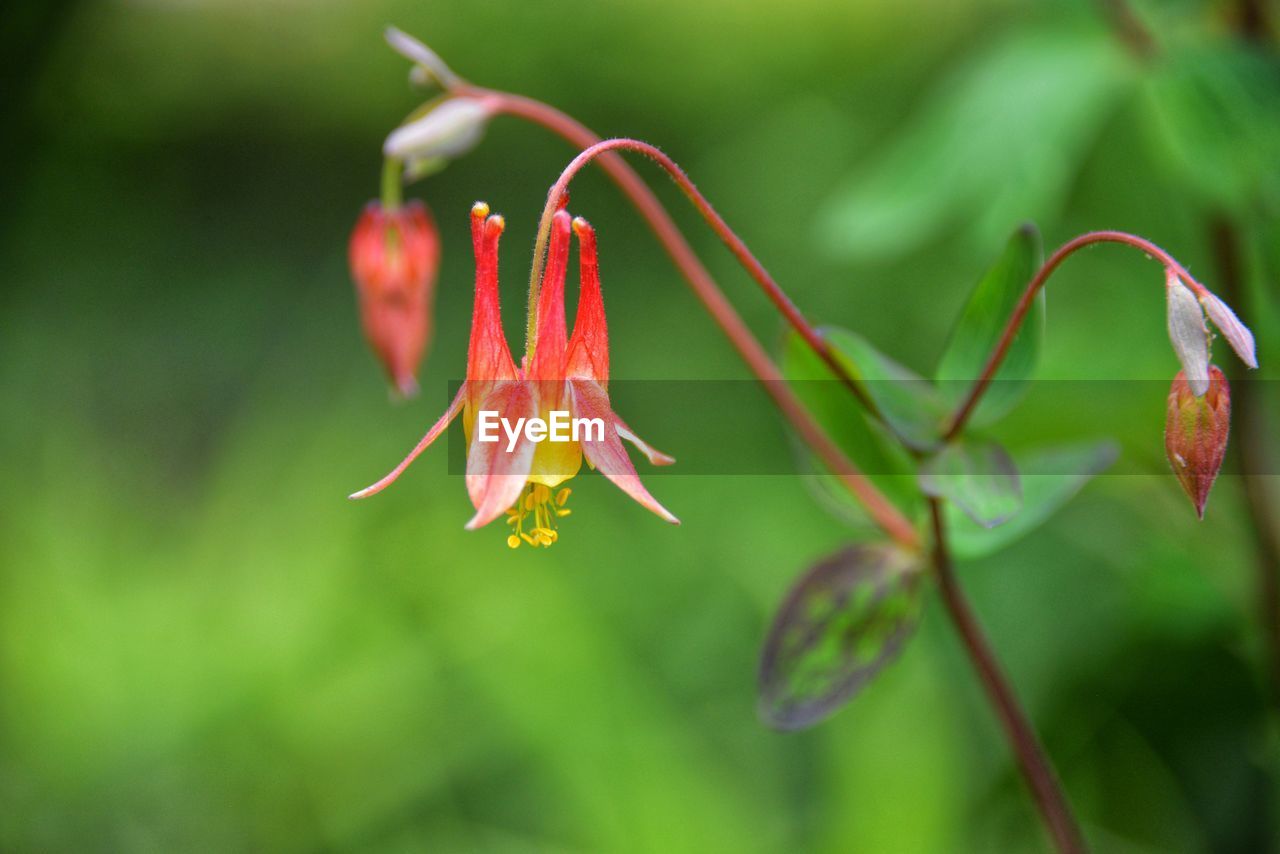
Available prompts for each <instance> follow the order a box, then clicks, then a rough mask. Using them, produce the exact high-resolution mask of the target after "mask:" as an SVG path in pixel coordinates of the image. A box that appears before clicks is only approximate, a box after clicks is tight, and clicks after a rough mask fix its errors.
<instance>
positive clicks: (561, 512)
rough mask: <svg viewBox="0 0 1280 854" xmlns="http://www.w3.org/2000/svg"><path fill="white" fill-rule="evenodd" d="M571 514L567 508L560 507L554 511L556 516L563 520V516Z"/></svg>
mask: <svg viewBox="0 0 1280 854" xmlns="http://www.w3.org/2000/svg"><path fill="white" fill-rule="evenodd" d="M572 513H573V511H572V510H570V509H569V508H568V507H561V508H560V509H559V510H557V511H556V515H557V516H559V517H560V518H561V519H563V518H564V517H565V516H568V515H570V514H572Z"/></svg>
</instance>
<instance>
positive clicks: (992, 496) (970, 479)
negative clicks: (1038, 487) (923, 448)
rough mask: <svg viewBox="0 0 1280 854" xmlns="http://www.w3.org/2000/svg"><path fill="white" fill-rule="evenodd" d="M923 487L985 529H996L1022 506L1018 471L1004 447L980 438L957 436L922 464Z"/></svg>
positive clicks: (921, 485) (928, 493) (921, 483)
mask: <svg viewBox="0 0 1280 854" xmlns="http://www.w3.org/2000/svg"><path fill="white" fill-rule="evenodd" d="M920 489H921V490H922V491H923V492H924V493H925V495H929V496H932V497H934V498H945V499H946V500H947V501H948V502H950V503H951V504H953V505H955V506H956V507H958V508H959V509H960V510H962V511H963V512H964V514H965V515H966V516H968V517H969V518H970V519H972V520H973V521H974V522H975V523H976V524H978V525H980V526H981V527H983V528H994V527H996V526H997V525H1002V524H1004V523H1005V522H1007V521H1009V520H1010V519H1012V518H1013V517H1014V516H1015V515H1016V514H1017V512H1018V511H1019V510H1020V509H1022V486H1021V484H1020V483H1019V480H1018V470H1017V468H1016V467H1015V466H1014V464H1013V460H1011V459H1010V458H1009V454H1008V453H1007V452H1006V451H1005V449H1004V448H1002V447H1000V446H999V445H998V444H996V443H995V442H991V441H986V440H980V439H957V440H955V441H953V442H949V443H948V444H947V445H946V447H944V448H943V449H942V450H941V451H939V452H938V453H936V454H934V455H933V456H931V457H929V458H928V459H926V460H925V461H924V462H923V463H922V464H921V466H920Z"/></svg>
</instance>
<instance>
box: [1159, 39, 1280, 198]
mask: <svg viewBox="0 0 1280 854" xmlns="http://www.w3.org/2000/svg"><path fill="white" fill-rule="evenodd" d="M1143 94H1144V96H1145V98H1144V101H1145V106H1146V108H1147V110H1148V112H1149V115H1150V116H1151V120H1150V122H1149V123H1148V124H1147V125H1146V127H1148V128H1149V131H1148V135H1149V138H1150V140H1151V144H1152V146H1153V148H1154V149H1155V151H1156V152H1157V153H1158V154H1160V155H1162V156H1163V160H1164V163H1165V164H1166V166H1167V167H1168V169H1169V170H1170V173H1171V175H1172V176H1173V177H1174V178H1175V179H1176V180H1177V182H1178V185H1179V186H1180V187H1185V188H1186V189H1187V190H1189V191H1190V192H1191V193H1193V194H1195V196H1198V199H1197V201H1199V202H1201V203H1207V204H1209V205H1213V206H1216V207H1219V208H1222V209H1225V210H1228V211H1233V212H1236V213H1238V214H1240V215H1247V214H1248V213H1249V212H1251V211H1254V210H1257V209H1258V207H1259V206H1260V205H1261V206H1265V207H1269V208H1271V209H1272V210H1274V209H1275V207H1276V206H1277V205H1280V169H1277V168H1276V164H1277V163H1280V60H1278V59H1277V58H1276V56H1275V54H1274V53H1269V52H1267V51H1264V50H1259V49H1250V48H1247V47H1242V46H1237V45H1230V44H1221V43H1208V44H1198V45H1186V46H1181V47H1180V48H1179V49H1177V50H1174V51H1171V52H1169V53H1168V54H1167V55H1166V56H1165V57H1163V58H1162V59H1161V61H1160V63H1159V65H1158V66H1157V68H1156V69H1155V70H1154V71H1153V73H1151V74H1150V75H1149V76H1148V77H1146V79H1145V80H1144V85H1143Z"/></svg>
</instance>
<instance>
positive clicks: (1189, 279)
mask: <svg viewBox="0 0 1280 854" xmlns="http://www.w3.org/2000/svg"><path fill="white" fill-rule="evenodd" d="M1095 243H1121V244H1124V245H1126V246H1130V247H1133V248H1134V249H1137V250H1139V251H1141V252H1142V253H1144V254H1145V255H1147V256H1148V257H1150V258H1152V259H1154V260H1156V261H1159V262H1160V263H1161V264H1162V265H1164V268H1165V270H1166V271H1167V273H1168V274H1169V281H1170V282H1174V281H1175V280H1176V282H1178V283H1181V284H1182V285H1185V286H1186V287H1187V288H1189V289H1190V290H1191V292H1192V293H1193V294H1194V295H1195V297H1196V298H1197V299H1198V300H1199V301H1200V302H1201V303H1202V304H1204V305H1205V306H1206V308H1207V307H1208V306H1210V305H1212V306H1214V310H1211V311H1210V319H1212V320H1214V321H1215V322H1218V318H1219V317H1221V318H1222V323H1219V326H1220V328H1221V329H1222V331H1223V332H1224V334H1226V335H1227V337H1228V340H1229V342H1230V343H1231V346H1232V347H1233V348H1234V349H1235V350H1236V352H1237V354H1239V356H1240V358H1241V359H1242V360H1243V361H1244V362H1245V363H1246V364H1248V365H1249V366H1250V367H1257V360H1256V359H1255V358H1253V355H1252V347H1253V340H1252V337H1251V336H1249V337H1248V339H1247V341H1245V340H1244V339H1243V338H1241V337H1240V335H1241V334H1243V335H1244V336H1248V330H1245V329H1243V326H1240V327H1239V328H1240V329H1241V330H1243V332H1242V333H1235V332H1233V330H1229V328H1228V325H1229V324H1230V321H1234V324H1232V325H1239V321H1238V319H1236V318H1235V315H1234V314H1233V313H1231V311H1230V309H1229V308H1227V307H1226V305H1225V304H1224V303H1222V301H1221V300H1219V299H1218V298H1217V297H1215V296H1214V295H1213V293H1212V292H1210V291H1209V289H1208V288H1206V287H1205V286H1204V285H1202V284H1200V282H1198V281H1196V279H1195V277H1194V276H1192V275H1191V274H1190V273H1188V272H1187V270H1186V268H1185V267H1183V266H1182V265H1181V264H1180V263H1178V261H1177V260H1176V259H1175V258H1174V257H1173V256H1172V255H1170V254H1169V253H1168V252H1166V251H1164V250H1163V249H1161V248H1160V247H1159V246H1156V245H1155V244H1154V243H1152V242H1151V241H1149V240H1146V239H1144V238H1141V237H1138V236H1136V235H1133V234H1129V233H1127V232H1124V231H1091V232H1088V233H1087V234H1082V235H1080V236H1079V237H1075V238H1073V239H1071V240H1068V241H1067V242H1066V243H1064V244H1062V245H1061V246H1059V247H1058V248H1057V249H1056V250H1055V251H1054V253H1053V254H1052V255H1050V256H1049V258H1048V260H1046V261H1045V262H1044V264H1042V265H1041V266H1040V269H1039V270H1037V271H1036V274H1035V275H1034V276H1032V277H1031V281H1030V282H1028V283H1027V287H1026V290H1024V291H1023V292H1022V296H1021V297H1020V298H1019V299H1018V304H1017V305H1016V306H1014V309H1013V313H1012V314H1010V315H1009V320H1008V321H1007V322H1006V323H1005V326H1004V331H1003V332H1001V334H1000V339H999V341H998V342H997V343H996V346H995V349H994V350H992V351H991V355H990V357H988V359H987V362H986V365H985V366H984V367H983V369H982V372H981V373H980V374H979V375H978V378H977V380H976V381H975V382H974V384H973V386H972V387H971V388H970V389H969V393H968V394H967V395H966V396H965V399H964V400H963V401H962V402H961V404H960V406H959V407H957V409H956V413H955V415H953V416H952V417H951V422H950V424H949V425H948V427H947V429H946V431H945V432H944V434H943V439H944V440H950V439H953V438H955V437H956V436H958V435H960V433H961V432H962V431H963V430H964V428H965V425H966V424H967V423H968V421H969V418H970V417H971V416H972V415H973V412H974V410H975V409H976V408H977V406H978V403H979V402H980V401H981V400H982V395H983V394H984V393H985V392H986V390H987V388H988V387H989V386H990V384H991V380H992V379H993V378H994V377H995V375H996V372H997V371H998V370H999V369H1000V364H1001V362H1003V361H1004V357H1005V356H1006V355H1008V352H1009V347H1010V346H1011V345H1012V344H1013V339H1014V337H1015V336H1017V334H1018V330H1019V329H1020V328H1021V327H1022V322H1023V321H1024V320H1026V318H1027V314H1028V313H1029V312H1030V311H1031V306H1032V305H1033V304H1034V302H1035V298H1036V295H1037V294H1038V293H1039V292H1040V289H1041V288H1042V287H1044V286H1045V283H1046V282H1048V281H1049V277H1050V276H1052V275H1053V273H1054V271H1055V270H1057V269H1058V267H1060V266H1061V265H1062V262H1063V261H1065V260H1067V259H1068V258H1069V257H1071V256H1072V255H1074V254H1075V253H1076V252H1078V251H1079V250H1081V249H1083V248H1085V247H1086V246H1092V245H1093V244H1095ZM1219 307H1220V308H1219ZM1219 311H1225V314H1218V315H1217V316H1215V314H1216V313H1217V312H1219ZM1228 315H1229V320H1228ZM1201 393H1203V392H1201Z"/></svg>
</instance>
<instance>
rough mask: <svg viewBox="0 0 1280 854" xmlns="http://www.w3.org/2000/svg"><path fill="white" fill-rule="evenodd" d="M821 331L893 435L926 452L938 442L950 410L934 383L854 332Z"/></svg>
mask: <svg viewBox="0 0 1280 854" xmlns="http://www.w3.org/2000/svg"><path fill="white" fill-rule="evenodd" d="M820 332H821V333H822V337H823V338H824V339H826V342H827V343H828V344H829V345H830V346H831V349H832V351H833V352H834V353H835V357H836V359H837V361H839V362H840V364H841V365H843V366H844V368H845V370H846V371H848V373H849V374H850V376H852V377H853V378H854V380H855V381H856V382H857V383H858V385H859V386H860V387H861V388H862V389H863V391H865V392H866V393H867V396H868V397H869V398H870V399H871V401H872V402H873V403H874V404H875V405H876V408H877V409H878V410H879V412H880V415H881V416H882V417H883V418H884V420H885V422H886V423H887V424H888V426H889V429H890V430H892V431H893V433H894V434H895V435H897V436H898V437H899V438H900V439H901V440H902V441H903V442H905V443H907V444H908V445H910V446H911V447H912V448H914V449H916V450H921V451H927V450H931V449H933V448H936V447H937V446H938V445H939V444H940V442H941V436H942V428H943V426H944V425H945V423H946V420H947V417H948V416H949V415H950V409H949V407H948V406H947V404H946V403H945V402H944V401H943V400H942V398H941V397H940V396H939V395H938V392H937V389H935V388H934V387H933V383H931V382H929V381H928V380H926V379H924V378H923V377H921V376H920V375H919V374H917V373H915V372H913V371H912V370H910V369H909V368H905V367H903V366H902V365H900V364H898V363H897V362H895V361H894V360H893V359H890V358H889V357H888V356H886V355H884V354H883V353H881V352H880V351H879V350H877V349H876V348H875V347H873V346H871V344H870V343H868V342H867V340H866V339H865V338H863V337H862V336H861V335H858V334H857V333H855V332H850V331H848V330H847V329H839V328H837V327H823V328H822V329H821V330H820Z"/></svg>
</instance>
